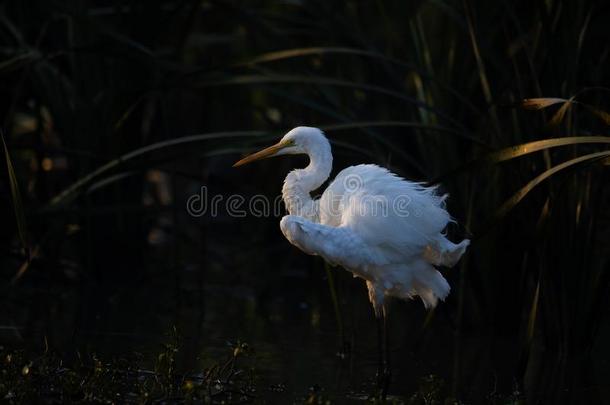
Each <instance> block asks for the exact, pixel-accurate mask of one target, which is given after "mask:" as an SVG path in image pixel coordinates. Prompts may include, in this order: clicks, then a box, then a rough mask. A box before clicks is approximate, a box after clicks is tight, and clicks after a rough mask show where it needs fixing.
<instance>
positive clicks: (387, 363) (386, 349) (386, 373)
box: [381, 305, 392, 400]
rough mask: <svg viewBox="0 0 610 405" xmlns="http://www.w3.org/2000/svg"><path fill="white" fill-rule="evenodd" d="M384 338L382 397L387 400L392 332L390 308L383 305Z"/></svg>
mask: <svg viewBox="0 0 610 405" xmlns="http://www.w3.org/2000/svg"><path fill="white" fill-rule="evenodd" d="M383 340H384V354H385V356H384V357H385V361H384V364H383V370H382V372H383V378H382V382H383V385H382V386H381V399H383V400H385V399H386V397H387V395H388V390H389V388H390V383H391V382H392V369H391V368H390V334H389V333H388V310H387V306H386V305H384V306H383Z"/></svg>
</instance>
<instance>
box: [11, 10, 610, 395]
mask: <svg viewBox="0 0 610 405" xmlns="http://www.w3.org/2000/svg"><path fill="white" fill-rule="evenodd" d="M3 7H4V13H3V15H2V18H0V36H1V37H2V43H3V44H4V45H3V46H2V48H1V49H0V51H1V52H2V62H1V63H0V72H1V74H2V75H3V86H2V92H3V101H2V103H3V110H2V111H3V115H2V119H3V122H4V127H5V128H6V131H7V148H8V149H6V150H7V151H8V152H10V153H11V157H13V159H14V160H15V159H17V160H19V161H20V162H22V163H21V165H20V166H17V169H16V170H14V171H13V170H12V169H11V166H10V160H9V159H8V155H6V156H7V162H8V165H9V166H8V167H9V173H8V177H7V179H9V180H8V181H9V182H8V183H7V184H10V190H11V191H12V193H13V198H15V195H16V194H15V190H18V189H19V188H20V189H22V190H28V192H27V193H25V194H24V204H23V205H24V207H25V215H24V216H22V215H21V214H19V210H17V221H16V222H15V223H16V224H17V225H18V227H17V228H16V231H17V232H14V234H15V235H20V236H21V238H22V244H25V242H24V241H23V235H24V234H25V232H26V231H25V228H24V227H25V225H24V224H25V223H26V221H25V218H27V217H36V220H37V221H38V222H37V223H36V225H35V226H33V225H32V221H28V223H29V224H30V226H32V229H31V230H29V232H30V233H31V235H32V236H31V238H32V242H33V243H39V242H40V241H42V240H47V239H48V233H49V232H51V233H52V232H55V231H54V229H57V227H58V223H57V222H56V221H57V215H56V212H57V209H59V208H58V207H60V206H65V205H66V204H71V205H73V206H77V207H83V206H85V205H86V204H88V202H87V201H89V200H88V199H87V198H85V195H87V190H91V188H92V187H93V188H94V189H95V190H98V191H99V189H100V187H105V186H107V185H108V184H113V185H115V186H116V185H117V184H118V187H113V188H112V190H113V193H111V195H110V196H108V195H107V196H105V197H103V198H102V197H100V196H99V195H100V194H99V193H93V194H92V195H93V196H94V197H93V198H94V199H97V200H96V201H97V202H98V203H108V202H114V203H117V202H120V203H127V202H129V201H131V202H137V201H139V199H140V196H141V189H139V188H138V187H135V188H134V187H133V186H132V184H131V183H126V182H125V181H126V180H125V179H127V178H133V177H134V173H135V177H136V179H138V178H139V179H141V177H142V173H144V172H145V171H146V170H148V169H150V168H166V167H167V164H168V162H180V161H181V162H184V161H185V160H189V159H191V160H197V159H204V162H207V160H206V156H208V157H209V156H211V155H216V156H217V155H219V154H226V155H227V160H226V162H229V161H230V159H233V158H234V157H235V156H233V155H237V154H238V153H239V152H240V151H244V150H246V149H248V148H249V147H250V146H251V144H252V143H253V142H258V141H262V140H265V139H267V138H266V137H268V136H270V135H279V134H280V133H281V132H282V131H284V130H285V129H287V128H290V127H293V126H295V125H299V124H307V125H314V126H319V127H322V128H324V129H325V130H326V132H327V134H328V135H329V136H330V138H331V141H332V142H333V144H334V145H335V154H336V155H337V159H336V162H337V166H342V165H345V164H349V163H354V162H361V161H372V162H376V163H379V164H383V165H385V166H389V167H390V168H392V169H393V170H395V171H396V172H398V173H400V174H401V175H404V176H406V177H409V178H412V179H416V180H424V181H442V183H443V186H444V187H445V188H446V189H447V190H448V191H449V192H450V193H451V196H452V198H451V200H450V210H451V212H452V213H454V215H455V216H456V217H457V218H458V220H459V222H460V223H463V224H465V226H464V227H463V228H461V229H450V233H451V234H453V233H458V234H471V236H472V237H473V239H474V243H473V245H472V248H471V249H470V252H469V254H468V255H467V257H466V258H465V260H463V262H462V265H461V268H460V269H459V270H458V271H457V274H450V275H449V277H450V281H451V283H452V284H453V285H454V286H455V287H454V290H453V291H454V294H453V295H452V297H451V298H450V300H449V302H448V303H447V304H446V306H447V307H448V308H449V312H450V314H451V317H452V318H454V319H455V320H456V322H457V325H456V330H455V350H454V353H453V356H454V359H453V362H454V368H453V370H454V372H453V376H452V377H451V378H452V380H453V384H452V386H453V391H454V392H453V395H454V396H455V397H460V396H462V395H465V392H466V387H468V386H470V385H472V384H473V382H475V381H480V378H481V377H480V376H478V375H477V372H476V370H473V369H472V368H471V367H470V364H472V362H474V361H475V360H476V359H473V358H465V356H469V354H466V353H464V352H463V350H462V345H463V342H464V339H466V338H469V337H472V336H491V337H490V341H491V342H494V341H500V340H507V341H509V342H510V343H509V344H508V345H507V347H508V349H507V350H509V351H510V352H511V353H514V354H515V355H516V356H518V357H519V361H518V362H517V363H518V364H514V365H507V368H508V369H510V370H509V371H508V372H507V373H508V374H509V375H510V376H511V377H512V379H511V378H507V379H504V380H503V381H501V384H502V386H501V387H500V388H498V389H501V390H505V391H509V390H510V389H512V384H513V381H517V383H518V385H519V386H520V387H521V388H523V389H525V390H526V391H527V392H528V395H529V397H530V398H531V399H534V400H536V399H540V398H544V399H545V400H546V401H551V402H552V401H553V400H559V399H560V398H561V399H565V398H566V396H565V395H566V394H564V391H562V390H563V389H565V387H568V386H573V385H574V384H575V383H574V381H575V380H578V378H580V375H579V373H578V372H576V371H574V370H579V368H578V367H583V365H584V364H585V363H584V362H585V360H583V359H584V358H585V357H586V356H585V357H583V356H584V355H585V354H590V353H591V351H592V350H593V348H594V344H595V342H596V338H597V336H598V329H599V327H598V325H599V323H600V322H601V321H602V319H607V318H604V317H607V313H605V312H604V310H603V308H604V305H605V304H607V299H606V296H607V292H608V283H609V278H608V258H609V257H610V255H609V254H608V253H609V252H608V247H607V246H608V245H607V242H605V239H604V236H603V235H607V230H608V226H609V221H608V216H607V214H606V212H607V210H608V191H607V186H606V185H607V184H608V179H609V177H608V176H609V175H608V170H607V164H608V161H609V160H608V158H609V157H610V151H609V148H608V143H609V142H610V137H609V136H608V135H609V133H608V124H609V122H610V119H609V118H608V117H609V116H610V115H609V114H608V112H607V111H608V105H609V101H608V100H609V96H610V94H609V90H610V89H608V88H606V87H604V86H606V85H607V83H608V82H609V80H610V77H609V72H610V66H609V62H608V55H609V50H610V48H609V47H608V36H607V25H606V20H607V17H608V11H607V9H604V7H603V5H599V4H597V3H595V2H593V1H581V2H573V1H562V0H553V1H546V2H534V3H532V2H527V1H515V2H506V1H504V2H484V1H470V0H464V1H443V0H434V1H409V2H403V1H392V2H355V1H354V2H352V1H348V2H342V3H340V2H314V1H305V2H285V3H284V2H273V1H262V2H257V4H256V5H254V4H247V5H246V3H242V2H231V1H211V2H204V3H201V2H199V1H184V2H175V3H174V2H159V3H156V4H155V5H151V4H148V3H147V2H138V1H136V2H127V3H124V4H122V3H117V4H112V5H109V6H108V7H103V6H98V5H94V4H93V3H88V2H83V3H79V5H75V4H74V3H71V2H60V3H59V4H56V3H53V4H52V5H51V3H49V2H43V1H34V2H29V3H28V4H27V5H25V3H20V2H12V3H10V4H5V5H4V6H3ZM524 100H525V101H524ZM45 109H48V111H49V116H50V117H51V118H49V117H47V118H45V114H43V112H42V111H44V110H45ZM531 110H534V111H531ZM29 122H33V123H34V125H33V126H32V125H30V126H29V127H28V125H27V124H28V123H29ZM24 128H25V129H24ZM193 134H201V135H193ZM8 152H7V153H8ZM229 155H230V156H229ZM57 157H65V158H66V159H67V162H68V169H67V170H65V171H64V172H61V173H60V174H61V176H60V177H57V176H55V177H54V175H53V172H45V171H44V170H42V169H41V167H42V162H43V160H44V159H45V158H57ZM31 162H34V163H35V164H34V163H32V164H30V163H31ZM28 165H29V166H28ZM227 166H229V165H228V164H227ZM31 167H35V169H31ZM122 173H129V174H130V176H120V175H121V174H122ZM186 175H188V176H197V173H192V172H190V173H186ZM113 176H114V177H113ZM116 176H118V177H116ZM14 179H18V180H19V187H18V186H17V185H16V183H15V180H14ZM108 179H112V182H111V183H108V181H107V180H108ZM3 181H4V180H3ZM136 181H140V180H136ZM18 206H20V204H17V203H16V204H15V207H18ZM53 212H55V214H53ZM2 215H4V217H5V218H9V217H11V216H12V215H14V214H13V213H9V212H5V213H2ZM69 220H71V218H68V217H66V218H64V221H65V222H66V223H67V222H69ZM64 225H65V224H64ZM81 225H83V226H85V227H87V226H89V227H91V226H92V225H91V224H89V225H87V224H84V223H83V224H81ZM98 226H102V225H101V224H98ZM93 232H96V229H93ZM40 249H42V250H43V251H44V249H45V246H44V245H41V248H40ZM5 253H8V252H7V251H6V250H5ZM334 302H335V303H337V299H336V297H335V298H334ZM335 311H336V312H337V314H338V315H339V313H340V311H339V309H336V310H335ZM343 327H345V325H343V326H342V328H343ZM577 361H579V362H581V363H578V364H577V365H575V362H577ZM550 367H553V369H554V372H553V373H551V372H550V371H549V368H550ZM486 381H487V380H486ZM484 389H485V388H481V390H484ZM470 394H472V393H470ZM470 394H469V395H470ZM569 395H573V397H570V398H572V399H573V398H576V397H578V395H580V394H578V393H575V392H570V393H569Z"/></svg>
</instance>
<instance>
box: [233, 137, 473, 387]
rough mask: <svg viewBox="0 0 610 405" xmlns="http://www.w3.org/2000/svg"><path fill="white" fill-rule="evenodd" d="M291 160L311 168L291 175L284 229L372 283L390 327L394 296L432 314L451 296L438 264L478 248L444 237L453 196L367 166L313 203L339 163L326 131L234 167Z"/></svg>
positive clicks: (354, 169) (379, 312)
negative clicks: (303, 159)
mask: <svg viewBox="0 0 610 405" xmlns="http://www.w3.org/2000/svg"><path fill="white" fill-rule="evenodd" d="M289 154H306V155H308V156H309V165H308V166H307V167H306V168H304V169H295V170H293V171H291V172H290V173H289V174H288V176H287V177H286V179H285V180H284V186H283V188H282V197H283V200H284V204H285V205H286V208H287V210H288V212H289V215H286V216H284V217H283V218H282V220H281V221H280V228H281V230H282V233H283V234H284V236H285V237H286V239H288V240H289V241H290V243H292V244H293V245H295V246H297V247H298V248H299V249H301V250H302V251H304V252H305V253H308V254H310V255H319V256H321V257H323V258H324V259H325V260H326V261H327V262H329V263H331V264H335V265H341V266H342V267H344V268H345V269H346V270H348V271H349V272H351V273H352V274H353V275H354V277H359V278H362V279H364V280H365V281H366V286H367V288H368V293H369V300H370V302H371V304H372V305H373V309H374V311H375V315H376V317H377V318H378V320H379V319H380V318H383V320H384V325H385V317H386V314H387V311H386V297H396V298H401V299H411V298H413V297H415V296H419V297H420V298H421V300H422V301H423V303H424V306H425V307H426V308H433V307H434V306H436V304H437V301H438V300H439V299H440V300H444V299H445V298H446V297H447V295H448V294H449V289H450V287H449V284H448V283H447V280H445V278H444V277H443V276H442V274H441V273H440V272H439V271H438V270H437V269H436V268H435V266H445V267H452V266H453V265H455V264H456V263H457V261H458V260H459V259H460V257H461V256H462V254H464V252H465V250H466V247H467V246H468V244H469V243H470V241H469V240H467V239H464V240H463V241H461V242H460V243H458V244H454V243H452V242H451V241H449V240H448V239H447V238H446V237H445V235H444V234H443V231H444V229H445V227H446V226H447V224H448V223H449V222H451V221H452V219H451V217H450V215H449V213H448V212H447V211H446V209H445V200H446V197H447V195H439V194H438V193H437V189H436V187H425V186H424V185H423V184H422V183H416V182H411V181H407V180H405V179H402V178H400V177H398V176H397V175H395V174H394V173H392V172H390V171H388V170H387V169H384V168H382V167H379V166H377V165H374V164H362V165H357V166H351V167H348V168H346V169H344V170H342V171H341V172H340V173H339V174H338V175H337V177H336V178H335V180H334V181H333V182H332V183H330V185H329V186H328V187H327V188H326V190H325V191H324V193H323V194H322V196H321V197H320V198H319V199H312V197H311V195H310V192H312V191H314V190H316V189H317V188H318V187H320V186H321V185H322V183H324V182H325V181H326V179H328V177H329V175H330V172H331V168H332V160H333V158H332V154H331V148H330V143H329V142H328V140H327V139H326V137H325V136H324V133H323V132H322V131H321V130H320V129H318V128H312V127H297V128H294V129H292V130H291V131H289V132H288V133H286V135H284V137H283V138H282V139H281V140H280V141H279V142H278V143H277V144H275V145H273V146H270V147H268V148H266V149H263V150H261V151H259V152H256V153H254V154H252V155H249V156H247V157H245V158H243V159H241V160H240V161H238V162H237V163H235V164H234V165H233V166H234V167H237V166H241V165H244V164H247V163H250V162H253V161H255V160H259V159H264V158H268V157H272V156H280V155H289ZM385 335H386V369H385V370H381V372H382V373H383V374H384V375H385V376H386V377H387V378H386V380H387V381H385V382H384V383H383V385H384V387H383V388H382V390H383V395H384V396H385V393H386V392H387V385H388V384H389V369H388V368H387V362H388V361H389V358H388V357H389V356H388V355H387V350H388V347H387V331H386V333H385ZM382 367H383V366H382Z"/></svg>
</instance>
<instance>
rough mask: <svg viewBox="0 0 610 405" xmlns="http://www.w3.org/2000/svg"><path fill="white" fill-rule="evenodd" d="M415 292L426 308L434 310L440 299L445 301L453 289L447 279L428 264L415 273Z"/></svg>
mask: <svg viewBox="0 0 610 405" xmlns="http://www.w3.org/2000/svg"><path fill="white" fill-rule="evenodd" d="M413 276H414V278H413V290H414V292H415V293H416V294H417V295H419V297H420V298H421V300H422V301H423V302H424V306H425V307H426V308H434V307H435V306H436V304H437V302H438V300H439V299H440V300H441V301H444V300H445V298H447V295H449V291H450V290H451V287H450V286H449V283H448V282H447V280H445V277H443V275H442V274H441V273H440V272H439V271H438V270H436V269H435V268H434V267H432V266H431V265H430V264H428V263H426V262H422V263H421V266H420V267H419V268H418V269H417V270H416V271H415V273H414V275H413Z"/></svg>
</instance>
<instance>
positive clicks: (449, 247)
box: [424, 235, 470, 267]
mask: <svg viewBox="0 0 610 405" xmlns="http://www.w3.org/2000/svg"><path fill="white" fill-rule="evenodd" d="M468 245H470V240H468V239H464V240H463V241H461V242H460V243H458V244H455V243H453V242H451V241H450V240H448V239H446V238H445V237H444V236H442V235H441V236H440V237H439V238H438V239H437V240H436V241H434V242H433V243H431V244H430V245H428V246H426V249H425V250H424V259H425V260H426V261H427V262H428V263H430V264H433V265H435V266H445V267H453V266H455V264H456V263H457V262H458V261H459V260H460V258H461V257H462V255H463V254H464V252H466V248H467V247H468Z"/></svg>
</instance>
